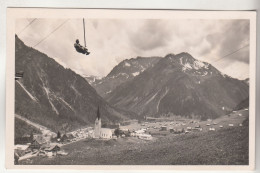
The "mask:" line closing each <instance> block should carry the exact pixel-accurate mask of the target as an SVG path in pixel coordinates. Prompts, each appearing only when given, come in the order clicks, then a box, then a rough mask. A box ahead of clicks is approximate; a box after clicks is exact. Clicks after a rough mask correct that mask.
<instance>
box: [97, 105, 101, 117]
mask: <svg viewBox="0 0 260 173" xmlns="http://www.w3.org/2000/svg"><path fill="white" fill-rule="evenodd" d="M97 119H98V120H99V119H100V112H99V106H98V109H97Z"/></svg>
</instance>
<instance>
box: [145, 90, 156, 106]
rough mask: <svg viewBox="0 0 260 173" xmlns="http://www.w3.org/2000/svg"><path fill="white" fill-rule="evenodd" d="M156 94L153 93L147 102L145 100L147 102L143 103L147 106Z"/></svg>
mask: <svg viewBox="0 0 260 173" xmlns="http://www.w3.org/2000/svg"><path fill="white" fill-rule="evenodd" d="M157 94H158V92H157V93H155V94H154V95H153V96H152V97H151V98H150V99H149V100H147V102H145V105H147V104H148V103H150V102H151V101H152V100H153V99H154V98H155V96H156V95H157Z"/></svg>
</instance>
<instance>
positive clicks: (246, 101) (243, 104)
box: [234, 97, 249, 111]
mask: <svg viewBox="0 0 260 173" xmlns="http://www.w3.org/2000/svg"><path fill="white" fill-rule="evenodd" d="M248 107H249V97H247V98H246V99H244V100H242V101H241V102H240V103H239V104H238V105H237V106H236V107H235V108H234V110H235V111H237V110H241V109H245V108H248Z"/></svg>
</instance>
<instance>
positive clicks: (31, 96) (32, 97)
mask: <svg viewBox="0 0 260 173" xmlns="http://www.w3.org/2000/svg"><path fill="white" fill-rule="evenodd" d="M17 83H18V84H19V85H20V86H21V87H22V89H23V90H24V91H25V92H26V93H27V94H28V96H29V97H30V98H31V99H32V100H33V101H35V102H37V101H38V100H37V99H36V98H35V97H34V96H33V95H32V94H31V93H30V92H29V91H28V90H27V89H26V88H25V87H24V86H23V84H22V83H21V82H19V81H17Z"/></svg>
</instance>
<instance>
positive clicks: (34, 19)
mask: <svg viewBox="0 0 260 173" xmlns="http://www.w3.org/2000/svg"><path fill="white" fill-rule="evenodd" d="M35 20H37V18H34V19H33V20H32V21H31V22H29V23H28V24H27V25H26V26H25V27H24V28H23V29H22V30H20V31H19V32H18V33H17V35H19V34H21V33H22V32H23V31H24V30H25V29H26V28H28V27H29V26H30V25H31V24H32V23H33V22H34V21H35Z"/></svg>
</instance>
